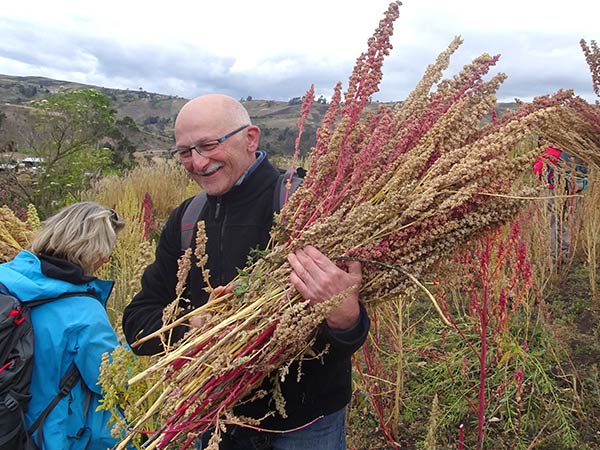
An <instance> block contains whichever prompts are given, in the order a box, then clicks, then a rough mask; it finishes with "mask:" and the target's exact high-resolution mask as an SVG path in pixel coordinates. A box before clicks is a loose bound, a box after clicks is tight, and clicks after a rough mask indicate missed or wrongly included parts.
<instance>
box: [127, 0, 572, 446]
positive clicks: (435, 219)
mask: <svg viewBox="0 0 600 450" xmlns="http://www.w3.org/2000/svg"><path fill="white" fill-rule="evenodd" d="M399 5H400V2H398V1H394V2H392V3H391V4H390V6H389V8H388V10H387V11H386V13H385V15H384V18H383V19H382V20H381V22H380V23H379V26H378V27H377V29H376V30H375V33H374V35H373V36H372V37H371V38H370V39H369V41H368V49H367V51H366V52H365V53H363V54H362V55H361V56H360V57H359V58H358V59H357V61H356V65H355V68H354V71H353V72H352V74H351V76H350V79H349V85H348V88H347V90H346V92H345V94H344V98H343V102H342V94H341V83H340V84H338V85H337V86H336V87H335V89H334V93H333V96H332V100H331V103H330V106H329V109H328V111H327V113H326V114H325V116H324V118H323V122H322V124H321V127H320V129H319V130H318V132H317V143H316V146H315V147H314V148H313V149H312V151H311V153H310V156H309V163H308V166H309V170H308V173H307V176H306V177H305V180H304V183H303V184H302V185H301V187H300V188H299V189H298V190H297V191H296V193H295V194H294V195H293V196H291V198H290V199H289V202H288V203H287V204H286V205H285V207H284V208H283V210H282V212H281V215H280V216H279V217H278V218H277V220H276V224H275V226H274V228H273V231H272V237H273V239H272V242H273V243H272V246H271V247H270V248H269V249H268V251H267V252H265V254H264V255H262V257H261V258H259V259H257V260H256V261H255V262H254V263H253V264H251V265H249V266H248V267H247V268H246V269H245V270H244V271H243V273H242V274H240V276H239V277H238V279H236V280H235V284H236V286H237V287H236V289H235V292H234V293H232V294H226V295H221V296H217V297H216V298H214V300H211V301H210V302H209V303H208V304H206V305H204V306H203V307H201V308H198V309H196V310H194V311H192V312H190V313H189V314H188V315H186V316H184V317H181V318H179V319H177V320H175V321H173V322H171V323H165V326H164V327H163V328H162V329H161V330H159V331H158V332H157V333H156V334H153V335H151V336H148V337H147V338H152V337H156V336H158V335H161V336H165V337H166V336H168V334H169V330H170V329H172V328H173V327H174V326H177V325H180V324H182V323H185V322H186V321H187V320H188V319H189V318H190V317H191V316H192V315H202V316H203V317H204V319H205V320H204V325H202V326H200V327H197V328H194V329H191V330H190V332H189V333H188V334H187V335H186V337H185V338H184V339H183V340H182V341H180V342H178V343H177V344H175V345H173V346H171V347H169V349H168V351H167V352H166V353H165V354H164V355H162V356H161V357H159V358H157V360H156V362H155V364H154V365H152V366H151V367H150V368H149V369H148V370H146V371H144V372H142V373H140V374H138V375H136V376H135V377H133V378H132V379H131V380H130V381H129V383H130V384H131V385H134V384H135V383H137V382H139V381H141V380H143V379H144V378H146V377H148V376H154V375H155V374H156V373H158V374H160V381H159V382H157V383H156V386H160V389H163V391H162V393H161V395H160V397H159V399H158V400H157V401H156V403H155V404H154V405H153V406H152V407H151V408H150V409H149V410H148V411H146V412H145V413H143V414H141V415H139V417H137V418H136V419H135V420H134V421H133V422H132V423H131V425H132V428H131V429H130V433H129V434H128V435H127V436H126V438H125V439H124V440H123V441H122V443H121V445H120V447H119V448H124V447H125V445H126V444H127V443H128V442H129V441H130V440H131V436H132V435H134V434H135V433H136V429H138V428H139V427H141V425H142V424H143V423H144V422H146V421H147V420H149V419H150V418H152V417H156V416H157V415H159V416H160V417H161V420H160V421H161V423H162V426H161V427H160V428H159V429H156V430H155V432H154V434H153V435H152V436H151V437H150V438H149V440H148V442H146V444H145V448H148V449H151V448H165V447H167V446H168V445H170V444H172V443H175V442H177V443H179V444H181V445H182V448H189V447H190V446H191V445H193V442H194V440H195V438H196V436H197V434H198V433H200V432H203V431H204V430H207V429H208V428H209V427H214V429H215V430H216V432H215V433H214V434H213V440H212V441H211V444H210V445H211V446H213V447H214V446H216V445H217V442H218V440H219V431H220V429H221V425H222V424H223V423H226V422H232V423H245V425H246V426H253V427H258V426H259V425H260V423H259V421H257V420H251V419H248V418H236V417H234V416H233V414H232V410H233V407H234V406H235V405H236V404H239V402H242V401H245V402H248V401H252V398H251V397H252V396H250V398H249V394H250V393H251V392H253V391H254V389H255V388H256V387H257V386H258V385H259V384H260V383H261V382H262V381H263V380H264V379H265V377H268V376H272V377H273V380H276V379H277V378H280V377H284V376H286V373H287V372H286V370H287V368H288V367H289V363H290V361H292V360H297V359H301V358H302V357H303V355H305V354H307V353H310V352H311V344H312V340H313V337H314V332H315V330H316V329H317V327H318V326H319V324H320V323H321V322H322V321H323V320H324V318H325V317H327V315H328V314H329V312H330V311H331V310H332V309H333V308H335V307H336V306H337V303H338V302H339V301H340V299H341V298H342V297H343V293H342V294H340V295H338V296H336V297H334V298H332V299H330V300H329V301H328V302H325V303H321V304H319V305H316V306H309V304H308V302H306V301H304V300H303V299H302V298H301V296H300V294H299V293H298V292H296V291H295V289H293V288H292V287H291V285H290V282H289V275H290V272H291V269H290V266H289V264H287V262H286V256H287V255H288V254H289V253H290V252H292V251H294V250H296V249H298V248H301V247H304V246H305V245H307V244H311V245H314V246H315V247H317V248H318V249H319V250H321V251H322V252H323V253H325V254H326V255H328V256H329V257H330V258H331V259H333V260H336V261H339V262H340V264H343V263H344V261H345V260H358V261H362V262H363V263H364V264H363V280H364V281H363V284H362V285H361V287H360V291H361V296H362V299H363V301H364V302H365V303H369V302H383V301H386V300H389V299H392V298H395V297H396V296H397V295H398V294H400V293H402V292H405V291H406V289H407V287H408V286H410V285H412V284H413V283H419V282H418V279H419V278H420V277H422V276H423V275H424V274H426V273H427V271H428V270H429V269H430V267H431V266H432V265H433V264H434V263H435V262H436V261H438V260H439V259H440V258H443V257H446V256H448V255H450V254H452V253H453V252H454V251H455V250H456V249H458V248H460V247H461V246H462V245H464V244H465V243H466V242H468V241H469V240H470V239H473V238H475V237H477V236H480V235H481V234H484V233H487V232H489V231H490V230H492V229H495V228H497V227H498V226H499V225H500V224H502V223H504V222H506V221H507V220H509V219H510V218H511V217H513V216H514V215H515V214H516V213H517V212H518V211H519V209H520V208H521V207H522V205H523V203H524V201H525V200H524V199H525V198H530V197H531V195H533V194H534V191H533V190H532V189H530V188H522V189H518V188H517V187H516V186H517V184H516V183H513V180H517V179H518V178H519V177H520V174H521V172H522V171H524V170H528V169H529V168H530V166H531V163H532V161H533V159H534V157H535V154H534V152H529V153H525V154H519V155H515V156H509V154H508V152H509V150H511V149H513V148H515V146H516V144H517V143H519V142H520V141H522V140H523V139H524V138H525V137H527V136H528V135H530V134H531V133H532V132H535V131H536V130H538V129H541V128H544V127H546V126H549V124H553V123H554V121H555V120H561V123H562V124H564V126H565V127H569V126H570V125H571V123H572V122H573V121H575V120H576V118H575V116H574V114H572V113H570V112H569V111H568V110H567V109H566V108H565V104H566V103H567V102H568V100H569V99H571V98H572V95H571V94H570V93H567V92H559V93H558V94H556V95H553V96H548V97H544V98H542V99H539V100H538V101H536V102H534V103H532V104H530V105H527V107H524V108H522V109H521V110H520V111H519V112H518V113H516V114H512V115H510V116H507V117H506V118H504V116H502V117H501V118H499V119H498V120H497V121H496V122H494V124H491V125H482V123H483V122H484V121H483V118H484V117H485V116H486V114H488V113H489V112H490V111H491V110H492V109H493V107H494V105H495V92H496V90H497V89H498V87H499V86H500V84H501V83H502V81H503V80H504V78H505V76H504V75H503V74H499V75H495V76H493V77H491V79H490V80H489V81H485V80H484V77H485V76H486V75H487V74H488V72H489V70H490V68H491V67H492V66H494V65H495V64H496V62H497V61H498V57H497V56H489V55H486V54H484V55H482V56H480V57H479V58H476V59H475V60H474V61H473V62H472V63H471V64H469V65H467V66H465V67H464V68H463V69H462V71H461V72H460V73H459V74H458V75H456V76H454V77H453V78H452V79H446V80H442V72H443V70H445V69H446V68H447V67H448V64H449V59H450V56H451V55H452V53H453V52H454V51H455V50H456V49H457V48H458V47H459V45H460V43H461V40H460V38H456V39H455V40H454V41H453V42H452V43H451V44H450V46H449V48H448V49H447V50H446V51H444V52H443V53H442V54H440V56H439V57H438V59H437V60H436V62H435V63H434V64H432V65H431V66H429V67H428V68H427V70H426V73H425V76H424V77H423V79H422V80H421V82H420V83H419V84H418V85H417V87H416V89H415V90H414V91H413V92H412V93H411V95H410V96H409V97H408V98H407V99H406V100H405V101H404V102H403V103H402V104H399V105H397V106H394V107H386V106H382V107H381V108H379V109H378V110H377V111H376V112H374V113H367V112H366V108H365V106H366V105H367V103H368V102H369V99H370V98H371V96H372V95H373V94H374V93H375V92H377V90H378V85H379V83H380V81H381V78H382V75H383V72H382V64H383V60H384V58H385V56H387V55H388V54H389V51H390V50H391V48H392V46H391V44H390V37H391V35H392V32H393V23H394V21H395V20H396V19H397V17H398V16H399ZM434 85H437V86H436V87H437V89H435V90H434V89H433V87H434ZM313 100H314V99H313V93H312V89H311V90H310V91H309V92H308V93H307V95H306V96H305V99H304V104H303V107H302V116H301V118H300V122H299V128H300V129H302V127H303V123H304V120H305V118H306V116H307V114H308V110H309V106H310V105H311V104H312V102H313ZM198 235H199V236H200V237H201V235H202V233H198ZM204 248H205V247H204V244H203V242H202V241H200V242H198V243H197V245H196V249H197V251H199V252H202V251H203V249H204ZM197 256H198V260H199V261H200V264H202V261H204V258H205V255H202V254H200V255H197ZM185 267H186V264H185V263H182V269H181V271H180V272H181V275H182V276H183V278H180V279H185V277H186V269H185ZM205 275H206V276H207V277H208V274H207V273H206V272H205ZM431 299H432V300H433V297H431ZM434 303H435V302H434ZM435 305H436V307H437V308H438V310H439V313H440V315H441V316H442V317H444V314H443V312H442V311H441V309H439V307H438V306H437V304H435ZM167 316H170V317H172V316H173V315H172V314H166V315H165V317H167ZM444 320H445V321H446V322H447V323H448V324H450V322H449V321H448V320H447V319H446V318H445V317H444ZM165 339H166V338H165ZM167 340H168V339H167ZM275 386H277V383H276V382H275ZM255 395H261V393H256V392H255ZM262 395H273V398H274V399H275V405H276V409H277V413H279V414H282V415H283V414H285V399H284V398H283V397H282V396H281V394H280V392H278V391H277V389H276V388H275V390H274V392H271V393H262Z"/></svg>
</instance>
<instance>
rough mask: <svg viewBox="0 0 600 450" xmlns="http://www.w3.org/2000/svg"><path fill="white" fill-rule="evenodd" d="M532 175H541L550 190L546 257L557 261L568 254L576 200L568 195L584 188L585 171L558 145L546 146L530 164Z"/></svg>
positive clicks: (573, 157) (580, 163) (574, 157)
mask: <svg viewBox="0 0 600 450" xmlns="http://www.w3.org/2000/svg"><path fill="white" fill-rule="evenodd" d="M540 143H541V140H540ZM533 172H534V173H535V174H536V175H537V176H538V177H539V178H540V179H542V178H543V177H544V175H545V176H546V181H547V183H548V189H550V190H551V191H550V195H551V196H552V198H550V199H549V200H548V205H547V212H548V216H549V220H550V255H551V256H552V259H553V260H554V261H556V260H557V257H558V256H559V255H560V258H559V259H562V258H564V257H567V256H569V254H570V251H571V235H572V231H573V224H574V222H575V211H576V207H577V199H576V198H575V197H572V195H573V194H576V193H579V192H581V191H583V190H584V189H585V187H586V184H587V179H586V174H587V168H586V167H585V165H584V164H583V161H581V160H580V159H579V158H577V157H576V156H574V155H571V154H570V153H568V152H565V151H564V150H561V149H560V148H558V146H552V145H549V146H548V147H546V149H545V150H544V152H543V153H542V154H541V155H540V157H539V158H538V159H537V160H536V161H535V163H534V164H533ZM561 186H562V188H563V189H561ZM555 188H557V189H555ZM564 195H567V197H564ZM569 196H570V197H569Z"/></svg>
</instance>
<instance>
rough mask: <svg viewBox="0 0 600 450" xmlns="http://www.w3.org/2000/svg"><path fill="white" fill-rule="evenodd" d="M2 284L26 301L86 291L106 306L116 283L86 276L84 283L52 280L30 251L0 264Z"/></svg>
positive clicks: (25, 251) (0, 281)
mask: <svg viewBox="0 0 600 450" xmlns="http://www.w3.org/2000/svg"><path fill="white" fill-rule="evenodd" d="M0 283H2V284H3V285H4V286H5V287H6V288H7V289H8V291H9V292H10V293H11V294H13V295H14V296H16V297H17V298H19V300H21V301H22V302H29V301H34V300H41V299H46V298H52V297H57V296H59V295H61V294H65V293H79V292H82V293H86V294H91V295H93V296H94V297H96V298H97V299H98V300H99V301H100V302H101V303H102V304H103V305H106V301H107V299H108V297H109V295H110V293H111V291H112V287H113V284H114V283H113V282H112V281H108V280H100V279H98V278H93V277H85V278H84V279H82V283H81V284H75V283H71V282H69V281H65V280H60V279H57V278H50V277H48V276H47V275H45V274H44V273H43V272H42V263H41V261H40V259H39V258H38V257H37V256H36V255H34V254H33V253H31V252H29V251H27V250H23V251H21V252H20V253H19V254H18V255H17V256H16V257H15V258H14V259H13V260H11V261H9V262H7V263H4V264H0Z"/></svg>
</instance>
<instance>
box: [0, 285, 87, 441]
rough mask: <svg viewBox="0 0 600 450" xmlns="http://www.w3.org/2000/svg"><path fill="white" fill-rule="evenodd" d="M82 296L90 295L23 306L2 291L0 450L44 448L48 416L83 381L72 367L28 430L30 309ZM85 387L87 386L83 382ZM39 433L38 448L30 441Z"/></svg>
mask: <svg viewBox="0 0 600 450" xmlns="http://www.w3.org/2000/svg"><path fill="white" fill-rule="evenodd" d="M81 295H88V296H89V295H90V294H89V293H66V294H63V295H61V296H58V297H54V298H49V299H43V300H37V301H32V302H28V303H23V302H21V301H20V300H19V299H17V298H15V297H13V296H12V295H9V294H3V293H2V292H0V450H30V449H36V448H41V443H42V440H43V426H44V421H45V420H46V417H47V416H48V414H49V413H50V412H51V411H52V409H53V408H54V407H55V406H56V405H57V404H58V402H59V401H60V400H61V399H62V398H64V397H65V396H66V395H67V394H68V393H69V392H70V391H71V389H73V387H74V386H75V385H76V384H77V382H78V381H79V380H80V379H81V374H80V373H79V370H78V369H77V366H75V364H72V365H71V367H70V368H69V369H68V370H67V372H66V373H65V375H64V376H63V377H62V379H61V380H60V383H59V392H58V394H57V395H56V396H55V397H54V398H53V399H52V401H51V402H50V403H49V404H48V405H47V406H46V408H45V409H44V411H43V412H42V414H40V416H39V417H38V418H37V420H36V421H35V422H34V423H33V425H32V426H31V427H30V428H29V430H27V429H26V428H25V411H26V410H27V405H28V404H29V401H30V400H31V395H30V393H29V385H30V384H31V374H32V371H33V351H34V349H33V345H34V344H33V327H32V325H31V320H30V317H29V313H30V309H31V308H34V307H36V306H38V305H41V304H44V303H48V302H51V301H54V300H57V299H59V298H64V297H72V296H81ZM83 385H84V386H85V384H84V383H83ZM87 392H88V395H87V400H86V401H87V402H88V404H89V400H90V399H91V395H90V394H91V392H89V390H88V391H87ZM86 406H88V405H86ZM87 409H88V408H87V407H86V410H87ZM36 430H38V445H39V447H36V445H35V443H34V442H33V439H31V435H32V434H33V433H34V432H35V431H36ZM80 431H81V430H80Z"/></svg>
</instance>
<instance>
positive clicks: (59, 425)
mask: <svg viewBox="0 0 600 450" xmlns="http://www.w3.org/2000/svg"><path fill="white" fill-rule="evenodd" d="M123 226H124V222H123V221H122V220H121V219H119V217H118V216H117V213H116V212H115V211H113V210H111V209H108V208H105V207H104V206H101V205H99V204H97V203H94V202H80V203H75V204H73V205H71V206H68V207H66V208H64V209H62V210H61V211H59V212H58V213H57V214H55V215H54V216H52V217H50V218H49V219H48V220H46V221H45V222H44V223H43V224H42V228H41V230H40V231H39V232H38V233H37V235H36V236H35V237H34V239H33V242H32V244H31V249H30V251H28V250H23V251H21V252H20V253H19V254H18V255H17V256H16V257H15V258H14V259H13V260H11V261H9V262H7V263H4V264H0V290H1V291H2V292H4V293H8V294H11V295H13V296H15V297H17V298H18V299H20V300H21V301H22V302H25V303H27V302H35V301H37V300H42V299H49V298H57V297H58V298H57V299H55V300H53V301H50V302H48V303H43V304H40V305H37V306H35V307H33V308H31V322H32V325H33V329H34V345H35V347H34V348H35V351H34V359H33V361H34V363H33V373H32V378H31V386H30V393H31V401H30V402H29V406H28V407H27V410H26V413H25V425H26V427H27V428H28V429H29V428H30V427H32V425H34V424H35V423H36V419H38V417H40V415H41V414H42V412H43V411H44V410H45V409H46V407H47V406H48V405H49V404H50V403H51V402H52V401H53V400H55V399H57V398H58V397H57V394H58V391H59V383H60V381H61V380H62V379H63V376H64V375H65V374H66V373H67V372H68V371H71V372H73V371H78V372H79V374H80V376H81V378H80V379H79V381H78V382H77V384H76V385H75V386H74V387H73V389H72V390H71V391H70V392H69V394H68V395H66V396H65V397H64V398H61V399H60V400H59V401H58V403H57V404H56V405H55V406H54V407H53V408H52V410H51V411H50V412H49V413H48V414H47V416H46V417H45V420H44V421H43V426H42V427H38V428H37V429H36V431H35V433H34V434H33V441H34V442H35V443H36V444H37V446H38V448H40V450H79V449H88V450H105V449H107V448H111V447H112V446H113V445H114V444H115V442H116V440H115V439H114V438H112V437H111V435H110V430H109V429H108V428H107V427H106V425H107V422H108V419H109V416H110V415H109V413H108V412H106V411H98V412H97V411H96V408H97V407H98V402H99V400H100V399H101V390H100V387H99V386H98V385H97V382H98V375H99V369H100V363H101V360H102V354H103V353H105V352H112V351H113V350H114V348H115V347H116V346H117V345H118V344H119V343H118V340H117V336H116V334H115V332H114V330H113V328H112V326H111V324H110V322H109V320H108V316H107V314H106V301H107V299H108V297H109V295H110V293H111V290H112V287H113V282H112V281H107V280H100V279H98V278H96V277H94V276H93V273H94V271H95V270H96V269H98V268H99V267H100V266H101V265H102V264H104V263H105V262H106V261H108V258H109V256H110V253H111V251H112V250H113V248H114V246H115V243H116V240H117V232H118V231H119V230H120V229H122V228H123ZM55 401H56V400H55ZM34 427H35V425H34Z"/></svg>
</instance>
